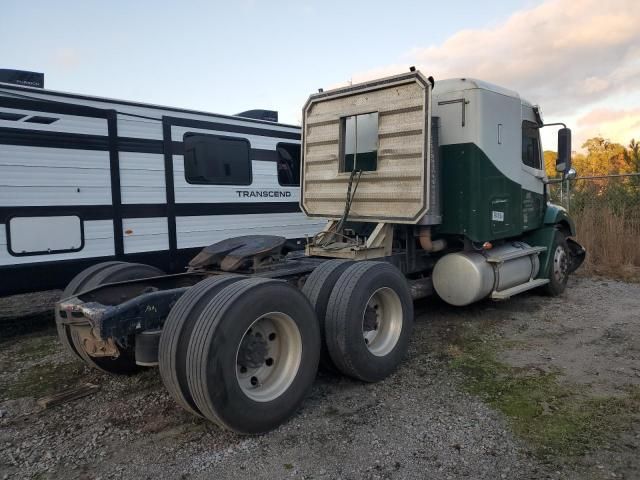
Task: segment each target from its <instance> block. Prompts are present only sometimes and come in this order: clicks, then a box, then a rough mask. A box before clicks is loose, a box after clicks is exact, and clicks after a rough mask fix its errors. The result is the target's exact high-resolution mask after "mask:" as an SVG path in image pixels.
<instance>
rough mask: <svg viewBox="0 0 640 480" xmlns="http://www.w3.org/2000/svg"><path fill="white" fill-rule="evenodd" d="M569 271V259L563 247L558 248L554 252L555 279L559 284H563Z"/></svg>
mask: <svg viewBox="0 0 640 480" xmlns="http://www.w3.org/2000/svg"><path fill="white" fill-rule="evenodd" d="M568 270H569V257H568V256H567V252H566V250H565V249H564V247H563V246H562V245H558V247H556V251H555V252H553V277H554V279H555V280H556V281H557V282H558V283H563V282H564V281H565V280H566V278H567V272H568Z"/></svg>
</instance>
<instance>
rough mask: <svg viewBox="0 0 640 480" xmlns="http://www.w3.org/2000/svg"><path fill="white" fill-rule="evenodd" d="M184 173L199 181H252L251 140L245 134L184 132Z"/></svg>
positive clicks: (240, 182) (219, 183)
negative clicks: (241, 136) (241, 135)
mask: <svg viewBox="0 0 640 480" xmlns="http://www.w3.org/2000/svg"><path fill="white" fill-rule="evenodd" d="M183 142H184V176H185V179H186V180H187V182H188V183H194V184H200V185H251V159H250V158H249V152H250V150H251V149H250V146H249V141H248V140H246V139H244V138H234V137H221V136H218V135H205V134H200V133H185V134H184V137H183Z"/></svg>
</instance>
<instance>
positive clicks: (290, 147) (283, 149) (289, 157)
mask: <svg viewBox="0 0 640 480" xmlns="http://www.w3.org/2000/svg"><path fill="white" fill-rule="evenodd" d="M276 152H277V153H278V183H279V184H280V185H281V186H283V187H298V186H300V145H298V144H295V143H279V144H278V145H277V146H276Z"/></svg>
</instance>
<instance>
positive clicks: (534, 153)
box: [522, 120, 542, 170]
mask: <svg viewBox="0 0 640 480" xmlns="http://www.w3.org/2000/svg"><path fill="white" fill-rule="evenodd" d="M522 163H524V164H525V165H526V166H527V167H531V168H536V169H538V170H540V169H542V163H541V160H540V129H539V128H538V127H537V125H536V124H535V123H533V122H529V121H526V120H525V121H524V122H522Z"/></svg>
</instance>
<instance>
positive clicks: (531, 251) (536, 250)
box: [487, 247, 547, 263]
mask: <svg viewBox="0 0 640 480" xmlns="http://www.w3.org/2000/svg"><path fill="white" fill-rule="evenodd" d="M546 250H547V247H529V248H523V249H520V250H517V251H515V252H511V253H506V254H504V255H497V256H495V257H488V258H487V262H489V263H504V262H506V261H508V260H513V259H515V258H520V257H526V256H527V255H539V254H540V253H542V252H545V251H546Z"/></svg>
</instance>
